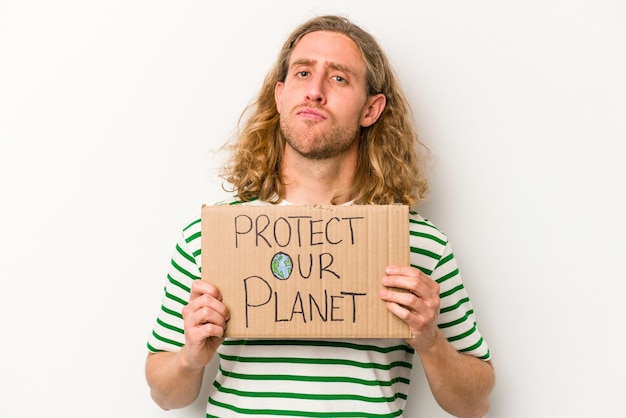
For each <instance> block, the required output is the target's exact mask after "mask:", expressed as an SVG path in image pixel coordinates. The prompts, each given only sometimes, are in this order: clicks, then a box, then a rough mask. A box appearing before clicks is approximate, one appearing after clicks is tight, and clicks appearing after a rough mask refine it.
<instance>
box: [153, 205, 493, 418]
mask: <svg viewBox="0 0 626 418" xmlns="http://www.w3.org/2000/svg"><path fill="white" fill-rule="evenodd" d="M248 204H255V205H258V204H264V203H262V202H258V201H256V202H252V203H248ZM409 216H410V219H409V221H410V222H409V229H410V248H411V265H412V266H413V267H416V268H418V269H420V270H421V271H422V272H424V273H425V274H427V275H429V276H430V277H431V278H432V279H433V280H435V281H437V283H439V285H440V298H441V305H440V314H439V319H438V321H439V322H438V325H439V328H440V330H441V331H442V332H443V334H444V335H445V336H446V338H447V339H448V341H449V342H450V343H451V344H452V346H453V347H454V348H455V349H456V350H458V351H460V352H463V353H467V354H470V355H472V356H476V357H478V358H481V359H483V360H488V359H489V358H490V352H489V348H488V346H487V343H486V342H485V341H484V340H483V338H482V337H481V335H480V332H479V331H478V328H477V326H476V321H475V317H474V310H473V309H472V305H471V302H470V300H469V298H468V295H467V292H466V291H465V288H464V286H463V282H462V281H461V276H460V274H459V270H458V268H457V263H456V260H455V258H454V255H453V253H452V250H451V248H450V244H449V242H448V240H447V238H446V236H445V235H444V234H443V233H442V232H441V231H439V230H438V229H437V228H436V227H435V226H434V225H433V224H432V223H431V222H429V221H428V220H426V219H424V218H422V217H421V216H420V215H419V214H418V213H416V212H410V214H409ZM200 233H201V222H200V219H197V220H195V221H194V222H192V223H191V224H189V225H188V226H187V227H186V228H184V230H183V232H182V235H181V237H180V239H179V241H178V243H177V245H176V250H175V251H174V254H173V256H172V261H171V267H170V270H169V274H168V276H167V280H166V282H165V288H164V295H163V302H162V306H161V310H160V311H159V313H158V317H157V319H156V323H155V325H154V328H153V331H152V334H151V336H150V337H149V340H148V349H149V350H150V351H151V352H159V351H177V350H180V348H181V347H182V346H183V345H184V342H185V337H184V331H183V319H182V314H181V311H182V309H183V307H184V306H185V305H186V304H187V301H188V299H189V291H190V287H191V283H192V281H193V280H198V279H200V267H201V261H200V260H201V248H200V242H201V238H200ZM218 355H219V360H220V364H219V368H218V371H217V376H216V378H215V381H214V383H213V387H212V388H211V391H210V394H209V399H208V403H207V415H206V416H207V417H231V416H250V415H253V416H256V417H270V416H288V417H401V416H402V412H403V410H404V407H405V403H406V399H407V394H408V391H409V383H410V374H411V368H412V362H413V355H414V350H413V348H412V347H411V346H409V345H408V344H407V343H406V341H405V340H403V339H332V340H300V339H298V340H285V339H280V340H276V339H273V340H240V339H226V340H225V341H224V342H223V344H222V345H221V346H220V348H219V349H218Z"/></svg>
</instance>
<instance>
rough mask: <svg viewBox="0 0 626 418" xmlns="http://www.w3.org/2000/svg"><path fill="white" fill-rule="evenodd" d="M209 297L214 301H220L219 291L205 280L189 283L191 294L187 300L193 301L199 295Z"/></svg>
mask: <svg viewBox="0 0 626 418" xmlns="http://www.w3.org/2000/svg"><path fill="white" fill-rule="evenodd" d="M205 294H206V295H211V296H213V297H214V298H215V299H218V300H222V294H221V292H220V290H219V289H218V288H217V287H215V285H213V284H212V283H209V282H207V281H205V280H194V281H193V282H192V283H191V292H190V295H189V300H193V299H195V298H197V297H198V296H201V295H205Z"/></svg>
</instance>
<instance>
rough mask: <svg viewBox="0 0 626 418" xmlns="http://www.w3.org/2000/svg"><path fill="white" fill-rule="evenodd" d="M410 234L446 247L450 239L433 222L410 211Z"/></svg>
mask: <svg viewBox="0 0 626 418" xmlns="http://www.w3.org/2000/svg"><path fill="white" fill-rule="evenodd" d="M409 232H410V234H411V236H412V237H420V238H423V239H428V240H430V241H432V242H433V243H434V244H437V245H443V246H446V245H447V244H448V237H447V236H446V234H445V233H444V232H443V231H441V230H440V229H439V228H438V227H437V226H436V225H435V224H434V223H433V222H431V221H430V220H428V219H426V218H424V217H423V216H422V215H420V214H419V213H418V212H417V211H414V210H410V211H409Z"/></svg>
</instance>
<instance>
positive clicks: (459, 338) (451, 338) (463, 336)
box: [448, 322, 482, 342]
mask: <svg viewBox="0 0 626 418" xmlns="http://www.w3.org/2000/svg"><path fill="white" fill-rule="evenodd" d="M474 331H476V322H474V326H472V327H471V328H470V329H469V330H468V331H466V332H464V333H463V334H459V335H455V336H452V337H448V341H450V342H452V341H458V340H462V339H463V338H465V337H468V336H470V335H472V334H473V333H474ZM481 339H482V338H481Z"/></svg>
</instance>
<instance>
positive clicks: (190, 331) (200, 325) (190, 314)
mask: <svg viewBox="0 0 626 418" xmlns="http://www.w3.org/2000/svg"><path fill="white" fill-rule="evenodd" d="M183 319H184V324H185V348H184V350H183V352H184V357H185V360H186V365H187V367H189V368H192V369H199V368H203V367H205V366H206V365H207V364H208V363H209V362H210V361H211V358H213V354H214V353H215V351H216V350H217V348H218V347H219V345H220V344H221V343H222V341H223V340H224V331H225V330H226V323H227V322H228V319H229V313H228V308H226V306H225V305H224V304H223V303H222V294H221V293H220V291H219V289H218V288H216V287H215V286H213V285H212V284H211V283H208V282H205V281H202V280H195V281H194V282H193V283H192V284H191V294H190V296H189V303H188V304H187V306H185V307H184V308H183Z"/></svg>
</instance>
